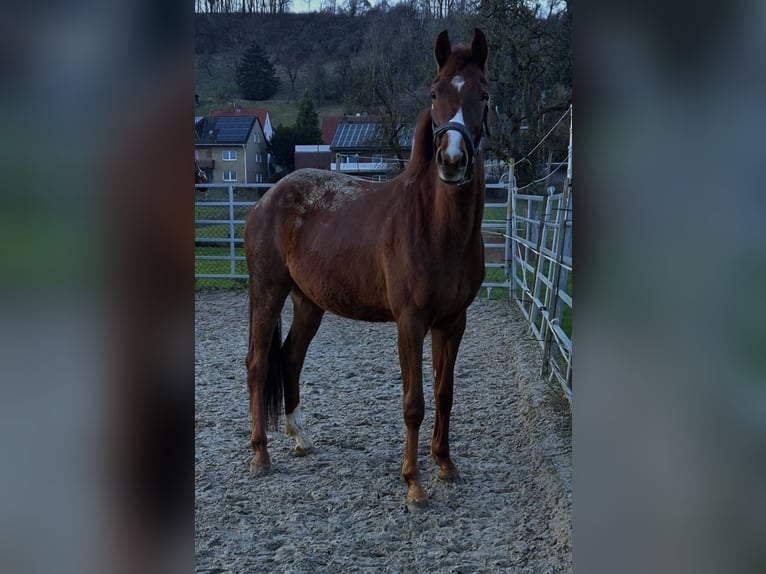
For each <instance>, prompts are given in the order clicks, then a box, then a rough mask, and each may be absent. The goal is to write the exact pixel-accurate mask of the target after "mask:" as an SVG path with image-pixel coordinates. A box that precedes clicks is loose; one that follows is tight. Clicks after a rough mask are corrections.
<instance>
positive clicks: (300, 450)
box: [293, 446, 314, 456]
mask: <svg viewBox="0 0 766 574" xmlns="http://www.w3.org/2000/svg"><path fill="white" fill-rule="evenodd" d="M312 452H314V447H313V446H310V447H308V448H306V447H301V446H296V447H295V449H294V450H293V454H294V455H295V456H306V455H309V454H311V453H312Z"/></svg>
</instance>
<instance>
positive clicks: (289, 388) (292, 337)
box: [282, 288, 324, 455]
mask: <svg viewBox="0 0 766 574" xmlns="http://www.w3.org/2000/svg"><path fill="white" fill-rule="evenodd" d="M292 300H293V323H292V325H291V326H290V332H289V333H288V335H287V338H286V339H285V344H284V345H283V346H282V371H283V376H284V385H285V387H284V390H285V414H286V417H285V421H286V422H285V434H287V435H288V436H290V437H292V438H293V439H295V453H296V454H298V455H304V454H308V453H309V452H311V451H312V450H313V444H312V442H311V439H310V438H309V435H308V433H307V432H306V429H305V427H304V422H303V414H302V412H301V406H300V374H301V370H302V369H303V362H304V360H305V358H306V352H307V351H308V348H309V344H310V343H311V340H312V339H313V338H314V335H316V332H317V330H318V329H319V325H320V323H321V322H322V316H323V315H324V311H323V310H322V309H321V308H320V307H318V306H317V305H315V304H314V303H313V302H312V301H311V300H309V299H308V297H306V296H305V295H304V294H303V293H301V292H300V291H299V290H298V289H297V288H294V289H293V291H292Z"/></svg>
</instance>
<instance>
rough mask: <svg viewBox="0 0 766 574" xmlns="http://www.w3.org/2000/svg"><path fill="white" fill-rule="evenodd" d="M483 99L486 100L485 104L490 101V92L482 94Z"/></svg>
mask: <svg viewBox="0 0 766 574" xmlns="http://www.w3.org/2000/svg"><path fill="white" fill-rule="evenodd" d="M481 99H482V100H484V101H485V102H486V101H487V100H489V92H482V93H481Z"/></svg>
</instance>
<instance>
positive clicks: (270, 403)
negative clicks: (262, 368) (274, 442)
mask: <svg viewBox="0 0 766 574" xmlns="http://www.w3.org/2000/svg"><path fill="white" fill-rule="evenodd" d="M281 323H282V320H281V319H280V320H278V321H277V324H276V326H275V327H274V336H273V337H272V339H271V346H270V347H269V358H268V361H269V367H268V371H267V373H266V382H265V383H264V386H263V402H264V404H265V405H266V428H268V429H271V430H278V426H279V415H280V413H281V412H282V405H283V401H284V376H283V373H282V330H281V328H280V324H281Z"/></svg>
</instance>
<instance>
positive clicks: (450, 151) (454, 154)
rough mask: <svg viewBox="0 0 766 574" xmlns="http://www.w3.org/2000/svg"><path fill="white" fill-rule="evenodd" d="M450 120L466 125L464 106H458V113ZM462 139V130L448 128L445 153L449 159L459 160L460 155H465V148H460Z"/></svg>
mask: <svg viewBox="0 0 766 574" xmlns="http://www.w3.org/2000/svg"><path fill="white" fill-rule="evenodd" d="M450 122H454V123H457V124H462V125H465V121H464V120H463V108H458V111H457V113H456V114H455V115H454V117H453V118H452V119H451V120H450ZM462 141H463V135H462V134H461V133H460V132H458V131H455V130H447V149H446V150H444V155H446V156H447V159H449V160H450V161H457V160H458V159H460V156H461V155H463V150H462V149H460V142H462Z"/></svg>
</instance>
